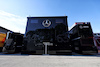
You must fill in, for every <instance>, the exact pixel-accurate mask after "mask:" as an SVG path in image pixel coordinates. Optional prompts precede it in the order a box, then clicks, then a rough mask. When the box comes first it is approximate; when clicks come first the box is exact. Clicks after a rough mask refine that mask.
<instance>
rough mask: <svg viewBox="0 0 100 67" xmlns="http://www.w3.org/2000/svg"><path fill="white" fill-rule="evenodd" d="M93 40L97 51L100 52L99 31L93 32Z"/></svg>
mask: <svg viewBox="0 0 100 67" xmlns="http://www.w3.org/2000/svg"><path fill="white" fill-rule="evenodd" d="M94 40H95V42H96V46H97V49H98V53H100V33H94Z"/></svg>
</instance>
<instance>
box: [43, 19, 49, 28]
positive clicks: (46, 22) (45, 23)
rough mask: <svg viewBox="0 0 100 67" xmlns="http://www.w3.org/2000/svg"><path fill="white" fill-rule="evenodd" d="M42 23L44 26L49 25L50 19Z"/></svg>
mask: <svg viewBox="0 0 100 67" xmlns="http://www.w3.org/2000/svg"><path fill="white" fill-rule="evenodd" d="M42 25H43V26H44V27H49V26H50V25H51V21H49V20H44V21H43V22H42Z"/></svg>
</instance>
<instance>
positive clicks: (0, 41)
mask: <svg viewBox="0 0 100 67" xmlns="http://www.w3.org/2000/svg"><path fill="white" fill-rule="evenodd" d="M5 39H6V33H3V32H0V52H2V49H3V46H4V42H5Z"/></svg>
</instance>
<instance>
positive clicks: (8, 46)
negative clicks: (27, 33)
mask: <svg viewBox="0 0 100 67" xmlns="http://www.w3.org/2000/svg"><path fill="white" fill-rule="evenodd" d="M22 42H23V35H22V34H20V33H14V32H7V37H6V41H5V44H4V47H3V51H4V52H7V53H15V52H21V48H22Z"/></svg>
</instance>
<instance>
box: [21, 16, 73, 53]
mask: <svg viewBox="0 0 100 67" xmlns="http://www.w3.org/2000/svg"><path fill="white" fill-rule="evenodd" d="M27 19H28V21H27V26H26V32H25V36H24V44H23V50H22V54H25V53H26V54H68V53H71V52H72V51H71V48H70V46H69V44H68V41H69V39H68V37H67V33H66V32H67V31H68V25H67V16H61V17H28V18H27Z"/></svg>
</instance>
